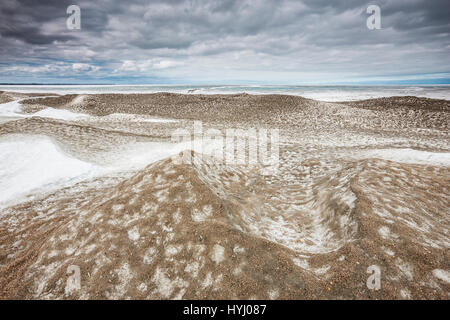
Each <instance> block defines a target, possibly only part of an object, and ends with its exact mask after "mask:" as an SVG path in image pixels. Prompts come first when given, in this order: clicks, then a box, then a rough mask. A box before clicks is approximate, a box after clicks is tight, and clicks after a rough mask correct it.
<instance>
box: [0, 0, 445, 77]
mask: <svg viewBox="0 0 450 320" xmlns="http://www.w3.org/2000/svg"><path fill="white" fill-rule="evenodd" d="M72 4H74V5H78V6H79V8H80V13H81V14H80V22H81V28H80V29H69V28H68V27H67V24H66V22H67V19H68V18H69V16H70V14H67V7H68V6H69V5H72ZM369 5H377V6H379V8H380V12H381V14H380V17H381V29H373V30H370V29H369V28H368V27H367V23H366V21H367V19H368V18H369V17H370V16H371V14H368V13H367V11H366V10H367V7H368V6H369ZM0 83H77V84H82V83H86V84H89V83H96V84H98V83H105V84H107V83H115V84H243V83H245V84H253V83H255V84H299V85H301V84H340V83H344V84H345V83H361V84H371V83H373V84H375V83H376V84H382V83H386V84H401V83H427V84H433V83H446V84H449V83H450V1H449V0H379V1H376V2H369V1H360V0H346V1H336V0H329V1H325V0H297V1H294V0H286V1H283V0H265V1H260V0H252V1H250V0H207V1H196V0H187V1H181V0H180V1H178V0H165V1H151V0H150V1H141V0H128V1H114V0H98V1H92V0H70V1H66V0H39V1H35V0H1V2H0Z"/></svg>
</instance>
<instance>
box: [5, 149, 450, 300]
mask: <svg viewBox="0 0 450 320" xmlns="http://www.w3.org/2000/svg"><path fill="white" fill-rule="evenodd" d="M448 176H449V172H448V168H436V167H426V166H419V165H406V164H400V163H395V162H389V161H381V160H375V159H374V160H364V161H357V162H352V163H349V164H348V166H347V167H346V169H344V170H340V171H339V172H335V173H333V174H330V175H328V176H327V177H324V178H322V179H320V180H319V181H316V182H314V183H312V184H311V185H310V187H309V188H306V189H305V188H300V187H296V186H289V187H283V186H281V185H279V186H273V185H268V184H265V183H264V180H263V179H261V178H260V177H259V175H258V174H257V172H248V171H247V172H244V171H241V170H239V169H237V168H229V167H220V166H217V165H215V164H214V163H213V162H211V161H209V159H206V158H205V157H204V156H201V155H198V154H196V153H192V163H190V164H176V163H174V161H173V160H172V159H166V160H161V161H158V162H156V163H154V164H152V165H150V166H148V167H147V168H145V169H144V170H142V171H139V172H137V173H136V174H135V175H134V176H132V177H131V178H129V179H127V180H122V181H121V182H120V183H118V182H111V181H105V180H102V179H100V178H99V179H97V180H93V181H90V182H86V183H80V184H77V185H76V186H74V187H71V188H66V189H63V190H60V191H58V192H56V193H54V194H53V195H50V196H48V197H47V198H46V199H42V200H36V201H32V202H27V203H23V204H21V205H17V206H15V207H10V208H7V209H5V210H3V212H2V221H1V224H0V243H1V246H0V249H1V255H0V275H1V278H0V292H1V293H2V298H38V299H43V298H44V299H45V298H47V299H48V298H50V299H54V298H58V299H59V298H81V299H113V298H117V299H127V298H142V299H181V298H182V299H205V298H208V299H218V298H242V299H247V298H263V299H265V298H279V299H286V298H291V299H292V298H411V297H412V298H442V299H446V298H448V290H449V283H448V272H447V271H446V270H448V269H449V267H450V266H449V261H450V259H449V256H448V247H449V245H450V244H449V243H448V239H447V234H448V231H449V230H448V225H449V223H448V218H447V217H446V210H447V208H448V198H449V194H448V187H447V185H448V179H447V178H446V177H448ZM412 189H414V190H412ZM412 191H414V192H412ZM373 265H376V266H378V267H379V268H380V269H381V272H382V273H381V285H382V290H378V291H373V290H370V289H369V288H368V287H367V286H366V280H367V278H368V277H369V274H367V268H368V267H370V266H373ZM74 268H75V269H77V268H79V270H80V286H79V287H77V286H75V287H73V286H70V285H68V283H69V282H70V281H71V280H70V279H72V277H73V276H72V275H71V272H72V271H73V270H74Z"/></svg>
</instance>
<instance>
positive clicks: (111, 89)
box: [0, 85, 450, 101]
mask: <svg viewBox="0 0 450 320" xmlns="http://www.w3.org/2000/svg"><path fill="white" fill-rule="evenodd" d="M0 90H4V91H16V92H25V93H29V92H51V93H59V94H81V93H155V92H173V93H185V94H235V93H243V92H245V93H249V94H288V95H296V96H302V97H305V98H310V99H316V100H322V101H354V100H363V99H371V98H380V97H391V96H416V97H426V98H434V99H446V100H450V86H449V85H440V86H433V85H427V86H418V85H415V86H412V85H409V86H288V85H280V86H275V85H3V86H0Z"/></svg>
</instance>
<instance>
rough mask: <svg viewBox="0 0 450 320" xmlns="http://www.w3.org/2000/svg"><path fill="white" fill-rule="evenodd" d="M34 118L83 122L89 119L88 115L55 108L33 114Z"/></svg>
mask: <svg viewBox="0 0 450 320" xmlns="http://www.w3.org/2000/svg"><path fill="white" fill-rule="evenodd" d="M32 116H33V117H43V118H52V119H58V120H66V121H73V120H82V119H87V118H89V116H88V115H85V114H81V113H75V112H71V111H69V110H65V109H55V108H50V107H49V108H45V109H43V110H41V111H38V112H36V113H33V114H32Z"/></svg>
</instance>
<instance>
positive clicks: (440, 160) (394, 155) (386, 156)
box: [363, 148, 450, 167]
mask: <svg viewBox="0 0 450 320" xmlns="http://www.w3.org/2000/svg"><path fill="white" fill-rule="evenodd" d="M363 155H364V157H366V158H379V159H383V160H390V161H396V162H402V163H409V164H429V165H436V166H446V167H448V166H450V153H448V152H428V151H421V150H415V149H409V148H405V149H395V148H391V149H373V150H370V151H367V152H364V154H363Z"/></svg>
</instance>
